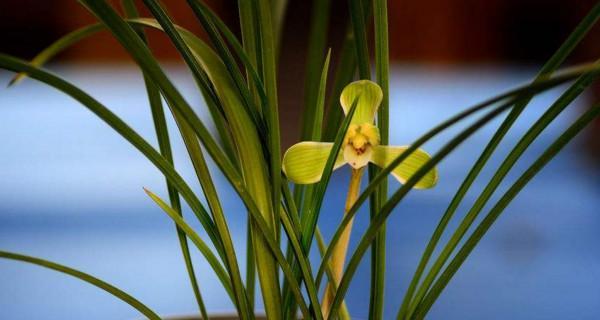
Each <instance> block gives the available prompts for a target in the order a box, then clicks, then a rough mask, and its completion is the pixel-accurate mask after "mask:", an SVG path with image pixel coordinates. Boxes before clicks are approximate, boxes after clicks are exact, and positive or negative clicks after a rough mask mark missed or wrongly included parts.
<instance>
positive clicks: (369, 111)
mask: <svg viewBox="0 0 600 320" xmlns="http://www.w3.org/2000/svg"><path fill="white" fill-rule="evenodd" d="M356 97H360V98H359V100H358V105H357V106H356V111H355V112H354V117H353V118H352V122H351V123H353V124H362V123H373V121H374V120H375V114H376V113H377V109H378V108H379V104H380V103H381V99H383V92H382V91H381V88H380V87H379V86H378V85H377V84H376V83H375V82H373V81H369V80H359V81H354V82H352V83H350V84H349V85H347V86H346V87H345V88H344V90H342V94H341V96H340V103H341V104H342V108H343V109H344V114H348V110H350V108H351V107H352V102H354V99H355V98H356Z"/></svg>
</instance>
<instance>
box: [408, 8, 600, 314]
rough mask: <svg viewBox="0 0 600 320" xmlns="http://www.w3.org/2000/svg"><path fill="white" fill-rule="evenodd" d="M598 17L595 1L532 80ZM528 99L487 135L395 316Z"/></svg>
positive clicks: (549, 67)
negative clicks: (489, 137) (486, 142)
mask: <svg viewBox="0 0 600 320" xmlns="http://www.w3.org/2000/svg"><path fill="white" fill-rule="evenodd" d="M599 17H600V4H598V5H596V6H595V7H594V9H592V10H591V11H590V13H589V14H588V15H587V16H586V17H585V18H584V19H583V20H582V21H581V23H580V24H579V25H578V26H577V28H575V30H574V31H573V32H572V34H571V35H570V36H569V37H568V38H567V40H565V42H564V43H563V44H562V45H561V47H560V48H559V49H558V50H557V51H556V53H555V54H554V55H553V56H552V57H551V58H550V59H549V60H548V62H546V64H545V65H544V66H543V67H542V68H541V70H540V71H539V73H538V76H537V77H536V79H535V80H534V82H539V81H540V80H543V79H546V78H547V77H548V75H550V74H551V73H552V72H554V71H555V70H556V69H557V68H558V67H559V66H560V64H561V63H562V62H563V61H564V60H565V58H566V57H567V56H568V55H569V54H570V53H571V52H572V50H573V49H574V48H575V47H576V45H577V44H578V43H579V42H580V41H581V40H582V39H583V37H584V36H585V34H586V33H587V32H588V31H589V29H590V28H591V27H592V26H593V25H594V24H595V22H596V21H597V19H598V18H599ZM529 101H530V99H525V100H523V101H522V102H520V103H519V104H517V105H516V106H515V107H514V108H513V110H511V112H510V113H509V115H508V116H507V117H506V119H505V120H504V121H503V122H502V124H501V125H500V127H499V128H498V130H497V131H496V133H495V134H494V136H493V137H492V138H491V139H490V142H489V143H488V145H487V146H486V147H485V149H484V151H483V152H482V153H481V155H480V156H479V158H478V159H477V161H476V162H475V164H473V167H472V168H471V170H470V171H469V173H468V174H467V176H466V177H465V179H464V181H463V182H462V184H461V186H460V187H459V189H458V190H457V191H456V194H455V195H454V197H453V199H452V201H451V202H450V204H449V205H448V208H447V209H446V211H445V212H444V215H443V216H442V218H441V219H440V222H439V223H438V226H437V227H436V229H435V231H434V232H433V234H432V236H431V239H430V240H429V243H428V244H427V247H426V248H425V250H424V252H423V255H422V257H421V260H420V261H419V264H418V266H417V269H416V270H415V273H414V275H413V277H412V280H411V283H410V285H409V287H408V289H407V292H406V294H405V296H404V299H403V301H402V306H401V308H400V310H399V311H398V315H397V318H398V319H403V318H405V317H406V313H407V312H408V307H409V304H410V302H411V300H412V298H413V294H414V291H415V290H416V288H417V285H418V283H419V281H420V280H421V276H422V274H423V272H424V271H425V267H426V266H427V264H428V263H429V259H430V258H431V255H432V254H433V251H434V249H435V247H436V245H437V243H438V241H439V239H440V238H441V236H442V234H443V232H444V230H445V229H446V227H447V225H448V223H449V221H450V219H451V218H452V216H453V215H454V213H455V211H456V209H457V208H458V206H459V205H460V203H461V202H462V200H463V198H464V196H465V195H466V194H467V192H468V191H469V189H470V187H471V185H472V184H473V182H474V181H475V179H476V178H477V176H478V175H479V173H480V172H481V170H482V169H483V167H484V166H485V164H486V163H487V161H488V159H489V158H490V157H491V155H492V154H493V153H494V151H495V150H496V147H497V146H498V145H499V143H500V142H501V141H502V139H503V138H504V136H505V135H506V133H507V132H508V130H509V129H510V127H511V126H512V124H513V123H514V122H515V121H516V120H517V118H518V117H519V115H520V114H521V112H522V111H523V110H524V108H525V107H526V106H527V104H528V103H529Z"/></svg>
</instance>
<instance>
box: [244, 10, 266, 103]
mask: <svg viewBox="0 0 600 320" xmlns="http://www.w3.org/2000/svg"><path fill="white" fill-rule="evenodd" d="M238 11H239V16H240V31H241V34H242V45H243V48H244V50H243V51H244V52H246V54H247V56H248V59H249V61H250V65H252V66H254V69H256V70H262V61H261V60H260V59H259V58H258V57H260V55H261V53H260V51H259V50H260V47H259V45H258V37H257V35H256V32H257V31H256V30H257V28H258V27H257V25H256V23H257V19H256V18H255V16H256V14H255V13H256V12H255V10H254V3H253V2H252V1H247V0H238ZM249 73H250V70H248V67H246V74H249ZM252 82H253V80H251V79H248V84H249V85H250V91H251V92H252V96H253V97H254V100H255V101H258V93H257V92H256V89H255V88H254V86H253V85H252ZM260 82H262V79H261V80H260ZM257 107H259V108H261V109H259V110H258V112H259V113H261V114H262V113H263V112H262V107H263V106H262V105H259V104H257Z"/></svg>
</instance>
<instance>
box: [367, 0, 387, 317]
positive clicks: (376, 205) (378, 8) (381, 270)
mask: <svg viewBox="0 0 600 320" xmlns="http://www.w3.org/2000/svg"><path fill="white" fill-rule="evenodd" d="M373 18H374V19H373V20H374V25H375V78H376V81H377V84H378V85H379V86H380V87H381V91H382V92H383V99H382V100H381V105H380V106H379V111H378V113H377V127H378V128H379V134H380V139H381V144H382V145H387V144H389V127H390V125H389V123H390V121H389V118H390V114H389V105H390V101H389V100H390V98H389V91H390V88H389V87H390V85H389V73H390V66H389V59H390V58H389V48H388V20H387V0H373ZM378 172H379V169H378V168H377V167H376V166H373V165H370V166H369V180H371V179H373V178H374V177H375V176H376V175H377V173H378ZM387 193H388V184H387V182H383V183H381V184H380V185H379V188H378V190H377V192H375V194H374V196H373V197H372V198H371V205H370V207H369V209H370V215H371V218H373V217H374V216H376V215H377V213H378V212H379V210H380V209H381V206H383V204H384V203H385V201H386V200H387ZM385 242H386V231H385V224H384V225H383V227H382V228H381V230H380V231H379V234H378V235H377V237H376V238H375V241H373V245H372V248H371V293H370V295H369V297H370V300H369V319H383V304H384V293H385Z"/></svg>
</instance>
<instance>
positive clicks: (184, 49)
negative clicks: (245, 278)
mask: <svg viewBox="0 0 600 320" xmlns="http://www.w3.org/2000/svg"><path fill="white" fill-rule="evenodd" d="M144 3H145V4H146V7H148V8H149V9H150V11H151V12H152V14H153V15H154V16H155V17H156V18H157V20H158V21H159V23H160V24H161V26H162V27H163V29H164V30H165V32H166V33H167V34H168V35H169V37H171V39H172V40H173V43H174V44H175V46H176V47H177V49H178V50H179V51H180V53H181V54H182V56H183V57H184V60H185V61H186V63H187V64H188V66H189V67H190V69H191V70H192V72H193V73H194V74H195V75H196V77H201V76H205V77H207V79H206V81H208V75H206V74H204V73H203V71H202V70H203V69H202V67H201V66H200V65H199V62H198V61H197V60H196V58H195V57H194V56H193V54H192V51H191V50H190V49H189V47H188V45H187V44H186V43H185V42H184V40H183V37H182V36H181V35H180V33H179V31H178V30H177V29H176V28H175V26H174V25H173V23H172V22H171V20H170V18H169V16H168V15H167V14H166V12H165V11H164V10H163V9H162V8H161V6H160V5H159V4H158V3H157V2H156V1H154V0H144ZM207 85H208V84H207ZM242 86H243V84H242ZM216 90H217V92H219V89H218V88H216ZM248 109H252V108H250V107H248ZM174 116H175V118H176V119H177V123H178V126H179V128H180V131H181V134H182V136H183V138H184V142H185V144H186V147H187V148H188V153H189V155H190V157H191V159H192V163H193V165H194V168H195V170H196V175H197V176H198V179H199V180H200V183H201V185H202V189H203V190H204V194H205V195H206V198H207V202H208V204H209V207H210V209H211V212H212V213H213V219H214V221H215V226H216V228H217V230H218V235H219V236H220V240H221V244H222V245H223V248H224V255H225V260H226V265H227V267H228V270H229V272H230V276H231V280H232V284H233V290H234V292H235V298H236V302H237V303H236V307H237V308H238V313H239V315H240V317H241V318H242V319H253V318H254V312H253V310H251V309H250V308H249V304H248V301H247V296H246V292H245V288H244V286H243V283H242V278H241V274H240V270H239V267H238V264H237V258H236V256H235V248H234V246H233V242H232V240H231V234H230V232H229V228H228V226H227V222H226V220H225V217H224V214H223V211H222V208H221V204H220V201H219V199H218V197H217V192H216V189H215V187H214V184H213V182H212V178H211V177H210V174H209V173H208V168H207V166H206V162H205V161H204V157H203V156H202V149H201V148H200V145H199V143H198V140H196V137H195V134H194V132H193V130H191V128H189V125H188V124H187V123H186V122H185V120H183V118H182V117H181V115H180V114H179V113H178V112H174Z"/></svg>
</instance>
